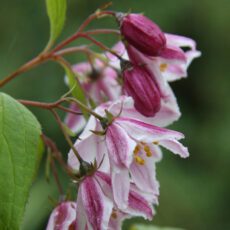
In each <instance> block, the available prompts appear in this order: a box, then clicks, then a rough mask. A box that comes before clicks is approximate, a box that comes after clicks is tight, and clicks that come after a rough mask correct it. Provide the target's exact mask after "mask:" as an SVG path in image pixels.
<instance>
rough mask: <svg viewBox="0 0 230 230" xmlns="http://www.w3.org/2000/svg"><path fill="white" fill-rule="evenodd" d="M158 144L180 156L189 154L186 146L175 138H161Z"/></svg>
mask: <svg viewBox="0 0 230 230" xmlns="http://www.w3.org/2000/svg"><path fill="white" fill-rule="evenodd" d="M160 145H161V146H163V147H165V148H166V149H168V150H170V151H172V152H173V153H175V154H178V155H179V156H181V157H182V158H186V157H188V156H189V152H188V148H186V147H184V146H183V145H182V144H181V143H180V142H178V141H177V140H161V141H160Z"/></svg>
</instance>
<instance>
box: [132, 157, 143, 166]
mask: <svg viewBox="0 0 230 230" xmlns="http://www.w3.org/2000/svg"><path fill="white" fill-rule="evenodd" d="M134 158H135V161H136V163H137V164H139V165H144V164H145V160H144V159H143V158H141V157H139V156H135V157H134Z"/></svg>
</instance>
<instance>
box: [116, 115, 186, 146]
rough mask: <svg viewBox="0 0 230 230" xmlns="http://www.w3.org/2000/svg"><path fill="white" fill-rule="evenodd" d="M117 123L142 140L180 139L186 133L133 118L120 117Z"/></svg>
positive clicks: (132, 135)
mask: <svg viewBox="0 0 230 230" xmlns="http://www.w3.org/2000/svg"><path fill="white" fill-rule="evenodd" d="M116 123H117V124H119V125H120V126H121V127H122V128H123V129H124V130H126V132H127V133H128V135H129V136H130V137H132V138H133V139H135V140H137V141H140V142H141V141H143V142H145V143H151V142H153V141H160V140H165V139H177V140H179V139H182V138H184V135H183V134H182V133H180V132H177V131H173V130H169V129H164V128H160V127H157V126H154V125H150V124H147V123H144V122H142V121H139V120H135V119H131V118H124V117H119V118H117V119H116Z"/></svg>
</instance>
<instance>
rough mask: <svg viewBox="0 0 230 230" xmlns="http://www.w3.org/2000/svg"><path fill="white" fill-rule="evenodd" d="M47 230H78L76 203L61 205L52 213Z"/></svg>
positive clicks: (68, 202) (63, 203) (69, 202)
mask: <svg viewBox="0 0 230 230" xmlns="http://www.w3.org/2000/svg"><path fill="white" fill-rule="evenodd" d="M46 230H77V228H76V203H75V202H71V201H66V202H62V203H60V204H59V205H58V206H57V207H56V208H55V209H54V210H53V211H52V213H51V215H50V218H49V222H48V225H47V227H46Z"/></svg>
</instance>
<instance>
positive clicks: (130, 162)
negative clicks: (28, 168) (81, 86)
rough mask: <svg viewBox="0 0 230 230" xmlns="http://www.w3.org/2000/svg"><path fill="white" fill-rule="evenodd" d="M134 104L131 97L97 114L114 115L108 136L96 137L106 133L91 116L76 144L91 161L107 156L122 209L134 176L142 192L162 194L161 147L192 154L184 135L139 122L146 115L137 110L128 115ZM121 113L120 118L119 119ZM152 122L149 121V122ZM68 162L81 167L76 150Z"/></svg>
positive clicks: (112, 104) (106, 159) (115, 199)
mask: <svg viewBox="0 0 230 230" xmlns="http://www.w3.org/2000/svg"><path fill="white" fill-rule="evenodd" d="M130 103H133V100H131V98H126V97H123V98H122V99H121V100H118V101H117V102H114V103H111V102H109V103H107V104H104V105H101V106H99V107H98V108H97V109H96V110H95V111H96V112H97V113H99V114H100V115H101V116H106V112H105V109H106V110H107V111H108V112H109V113H111V114H112V115H113V116H114V119H113V120H112V122H111V123H110V124H108V127H107V128H106V132H105V135H104V136H101V135H95V134H93V133H92V132H91V131H102V130H103V128H102V126H101V124H100V123H99V121H98V120H96V119H95V118H94V117H91V118H90V121H89V123H88V125H87V126H86V128H85V130H84V132H83V133H82V135H81V136H80V138H79V140H78V141H77V142H76V143H75V147H76V149H77V150H78V151H79V153H80V155H81V156H82V157H83V159H85V158H86V159H87V161H88V160H90V159H95V158H96V159H97V161H98V160H99V161H100V160H101V159H102V155H104V160H105V162H107V163H105V165H109V167H108V168H106V169H103V170H107V171H109V170H110V173H111V177H112V188H113V197H114V201H115V203H116V205H117V207H118V208H119V209H121V210H124V209H126V208H127V205H128V196H129V190H130V174H131V179H132V180H133V181H134V182H135V184H136V186H137V187H138V188H139V189H140V190H142V189H143V188H144V189H145V191H146V192H148V193H149V194H151V195H152V196H157V195H158V193H159V191H158V182H157V181H156V178H155V172H154V162H156V161H158V160H160V158H161V150H160V148H159V146H162V147H164V148H166V149H169V150H171V151H172V152H173V153H175V154H178V155H180V156H181V157H187V156H188V155H189V154H188V150H187V148H185V147H184V146H183V145H182V144H181V143H180V142H179V141H178V140H180V139H182V138H184V135H183V134H182V133H179V132H176V131H172V130H168V129H164V128H159V127H157V126H155V125H151V124H148V123H145V122H143V121H141V120H138V119H137V117H139V118H140V117H141V116H142V115H138V113H137V112H136V113H135V112H134V111H133V110H132V111H131V112H130V113H128V111H129V108H130V107H129V106H132V105H133V104H132V105H129V104H130ZM127 105H128V106H127ZM126 106H127V109H126ZM119 111H120V115H119V116H117V115H118V114H119ZM108 112H107V113H108ZM116 116H117V117H116ZM142 117H143V116H142ZM151 119H152V118H146V120H147V121H150V120H151ZM98 150H99V151H98ZM108 161H109V163H108ZM68 162H69V165H70V166H71V167H72V168H76V166H77V165H78V163H77V160H76V157H75V156H74V153H73V152H72V151H70V152H69V156H68Z"/></svg>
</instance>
